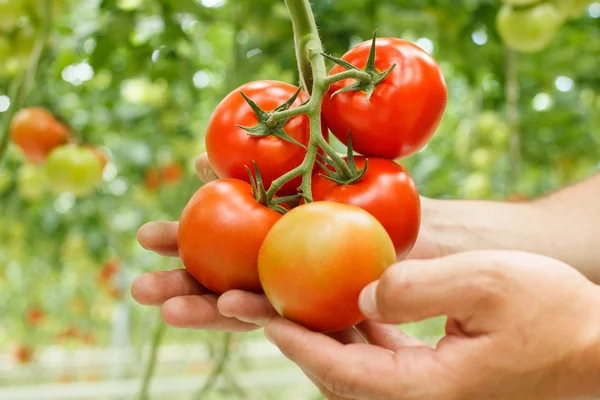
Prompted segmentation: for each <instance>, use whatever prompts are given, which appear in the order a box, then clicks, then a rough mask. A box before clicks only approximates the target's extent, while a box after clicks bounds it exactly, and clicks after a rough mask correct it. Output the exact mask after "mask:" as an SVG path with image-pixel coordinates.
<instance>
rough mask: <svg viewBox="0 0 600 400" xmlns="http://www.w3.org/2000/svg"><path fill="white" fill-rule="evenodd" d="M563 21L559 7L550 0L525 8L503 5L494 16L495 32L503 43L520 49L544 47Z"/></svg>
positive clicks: (535, 49)
mask: <svg viewBox="0 0 600 400" xmlns="http://www.w3.org/2000/svg"><path fill="white" fill-rule="evenodd" d="M562 22H563V19H562V17H561V15H560V13H559V11H558V10H557V9H556V7H555V6H554V5H552V4H550V3H540V4H539V5H536V6H532V7H528V8H515V7H513V6H510V5H504V6H502V7H501V8H500V11H498V15H497V16H496V27H497V30H498V34H499V35H500V37H501V38H502V40H503V41H504V43H505V44H506V46H507V47H510V48H511V49H513V50H515V51H518V52H522V53H533V52H538V51H541V50H543V49H544V48H546V47H547V46H548V45H549V44H550V42H551V41H552V39H553V38H554V35H555V34H556V32H557V31H558V28H559V27H560V26H561V24H562Z"/></svg>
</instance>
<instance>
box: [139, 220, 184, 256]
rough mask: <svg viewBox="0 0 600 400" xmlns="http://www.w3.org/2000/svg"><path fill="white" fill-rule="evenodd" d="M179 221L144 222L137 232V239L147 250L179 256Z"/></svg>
mask: <svg viewBox="0 0 600 400" xmlns="http://www.w3.org/2000/svg"><path fill="white" fill-rule="evenodd" d="M177 226H178V222H170V221H155V222H148V223H147V224H144V225H143V226H142V227H141V228H140V229H139V230H138V233H137V240H138V242H139V243H140V245H141V246H142V247H143V248H145V249H146V250H150V251H153V252H155V253H158V254H160V255H162V256H168V257H177V256H178V255H179V251H178V249H177Z"/></svg>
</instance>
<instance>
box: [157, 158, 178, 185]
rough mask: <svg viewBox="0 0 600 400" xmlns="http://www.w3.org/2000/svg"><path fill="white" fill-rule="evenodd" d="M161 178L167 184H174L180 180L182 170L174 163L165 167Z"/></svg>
mask: <svg viewBox="0 0 600 400" xmlns="http://www.w3.org/2000/svg"><path fill="white" fill-rule="evenodd" d="M161 172H162V176H163V178H164V180H165V182H166V183H167V184H175V183H177V182H179V181H180V180H181V177H182V175H183V168H182V167H181V165H179V164H177V163H176V162H171V163H169V164H167V165H165V166H164V167H163V168H162V169H161Z"/></svg>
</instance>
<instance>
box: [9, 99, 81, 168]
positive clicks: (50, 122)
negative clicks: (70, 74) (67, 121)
mask: <svg viewBox="0 0 600 400" xmlns="http://www.w3.org/2000/svg"><path fill="white" fill-rule="evenodd" d="M10 136H11V138H12V140H13V141H14V143H15V144H16V145H17V146H18V147H19V148H20V149H21V150H22V151H23V154H24V155H25V158H26V159H27V160H28V161H29V162H31V163H36V164H41V163H43V162H44V161H45V160H46V158H47V157H48V154H49V153H50V152H51V151H52V150H53V149H54V148H56V147H58V146H60V145H62V144H65V143H67V142H68V141H69V140H70V139H71V133H70V131H69V129H68V128H67V127H66V126H65V125H63V124H62V123H60V122H59V121H58V120H57V119H56V118H54V116H53V115H52V114H50V113H49V112H48V111H47V110H45V109H44V108H41V107H30V108H24V109H22V110H20V111H19V112H17V114H16V115H15V116H14V118H13V119H12V121H11V124H10Z"/></svg>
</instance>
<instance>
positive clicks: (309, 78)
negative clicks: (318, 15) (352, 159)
mask: <svg viewBox="0 0 600 400" xmlns="http://www.w3.org/2000/svg"><path fill="white" fill-rule="evenodd" d="M285 4H286V5H287V8H288V10H289V13H290V16H291V19H292V25H293V27H294V38H295V44H296V56H297V58H298V65H299V68H300V75H301V79H302V82H304V86H305V89H306V90H307V91H308V90H309V86H308V85H307V83H308V82H310V83H311V84H312V89H310V94H311V98H310V100H309V102H308V103H306V104H305V105H303V106H300V107H297V108H295V109H291V110H287V111H284V112H282V113H274V114H273V115H272V116H271V118H272V119H273V121H277V120H281V119H284V118H289V117H291V116H294V115H300V114H306V115H308V118H309V119H310V140H309V142H308V148H307V152H306V156H305V158H304V161H303V162H302V164H300V165H299V166H298V167H296V168H294V169H293V170H291V171H289V172H288V173H286V174H284V175H283V176H281V177H280V178H278V179H276V180H275V181H273V183H272V184H271V186H270V187H269V190H268V191H267V197H268V199H269V201H270V200H272V199H273V197H274V196H275V194H276V193H277V191H279V189H281V188H282V187H283V185H285V184H286V183H287V182H289V181H290V180H292V179H294V178H296V177H298V176H302V186H301V190H302V194H303V196H304V199H305V200H306V201H307V202H310V201H312V188H311V185H312V172H313V168H314V165H315V162H316V157H317V152H318V151H319V148H322V149H323V150H324V151H325V153H327V155H328V156H329V157H330V158H331V160H332V161H333V162H334V163H335V164H336V166H337V167H338V168H339V170H340V171H342V173H343V174H344V175H348V176H351V171H350V169H349V168H348V165H347V164H346V163H345V162H344V160H342V158H341V157H340V156H339V155H338V154H337V153H336V151H335V150H334V149H333V148H332V147H331V146H330V145H329V144H328V143H327V141H326V140H325V138H324V137H323V133H322V131H321V105H322V103H323V96H324V95H325V93H326V92H327V90H328V89H329V86H330V85H331V83H333V82H335V81H337V80H342V79H348V78H356V79H367V78H366V77H365V76H364V75H363V73H362V71H355V72H353V73H352V74H346V73H340V74H338V75H339V76H338V75H336V76H335V78H334V77H330V78H329V79H328V78H327V70H326V67H325V58H324V57H323V55H322V53H323V45H322V44H321V39H320V38H319V31H318V29H317V24H316V22H315V17H314V15H313V13H312V10H311V7H310V2H309V0H285ZM348 72H350V71H348ZM359 72H360V73H359ZM367 75H368V74H367ZM368 79H371V77H370V76H369V77H368ZM283 113H285V114H283ZM282 114H283V116H282Z"/></svg>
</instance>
